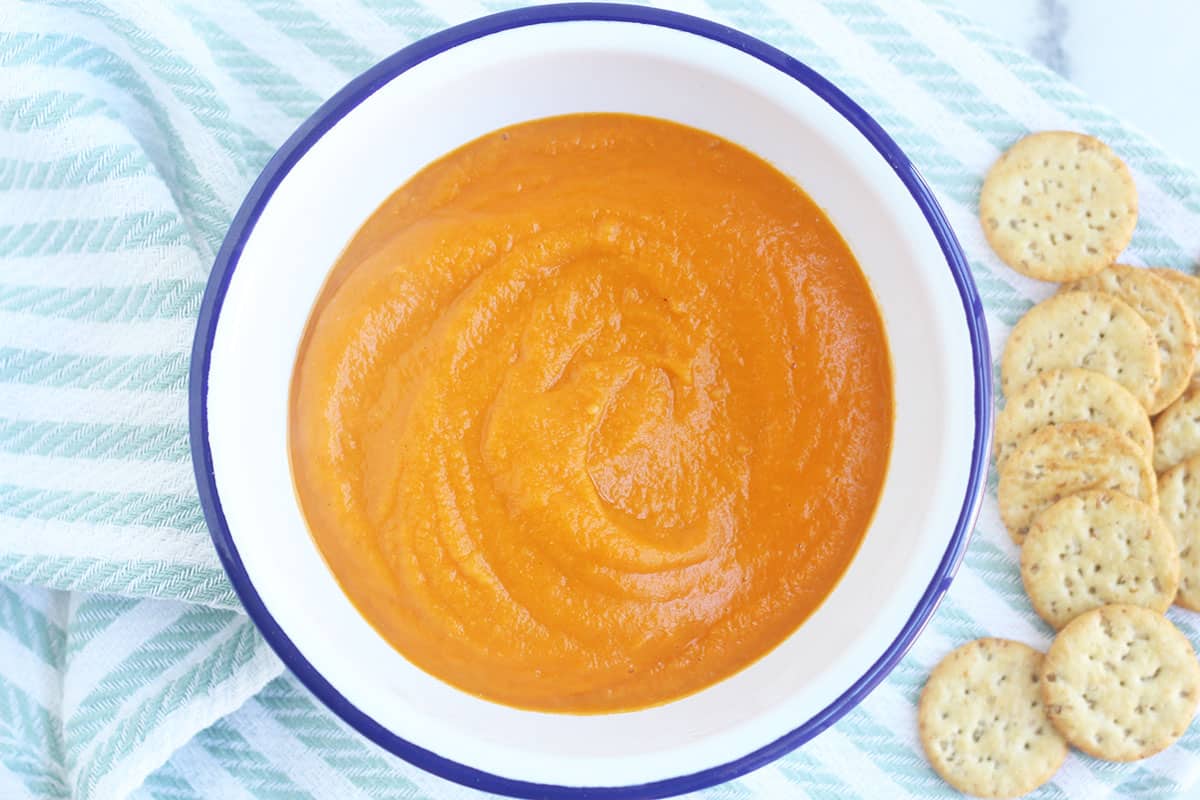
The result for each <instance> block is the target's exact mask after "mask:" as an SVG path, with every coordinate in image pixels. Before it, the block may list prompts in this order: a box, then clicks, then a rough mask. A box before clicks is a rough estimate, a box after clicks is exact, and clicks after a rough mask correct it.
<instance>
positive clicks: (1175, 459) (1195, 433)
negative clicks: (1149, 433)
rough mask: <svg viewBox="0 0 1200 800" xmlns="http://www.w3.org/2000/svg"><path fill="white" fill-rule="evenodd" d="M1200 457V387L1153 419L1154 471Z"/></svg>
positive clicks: (1163, 470) (1162, 470)
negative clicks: (1193, 457) (1195, 456)
mask: <svg viewBox="0 0 1200 800" xmlns="http://www.w3.org/2000/svg"><path fill="white" fill-rule="evenodd" d="M1194 455H1200V386H1193V387H1192V388H1190V389H1188V390H1187V391H1186V392H1184V393H1183V396H1182V397H1180V398H1179V399H1178V400H1176V401H1175V402H1174V403H1172V404H1171V405H1170V406H1168V407H1167V410H1166V411H1164V412H1162V413H1161V414H1159V415H1158V417H1157V418H1156V419H1155V420H1154V471H1155V472H1166V471H1167V470H1168V469H1170V468H1171V467H1173V466H1175V465H1176V464H1178V463H1180V462H1181V461H1186V460H1187V459H1189V458H1191V457H1192V456H1194Z"/></svg>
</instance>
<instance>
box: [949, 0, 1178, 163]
mask: <svg viewBox="0 0 1200 800" xmlns="http://www.w3.org/2000/svg"><path fill="white" fill-rule="evenodd" d="M954 1H955V2H957V3H958V4H959V5H960V7H961V8H962V10H963V11H964V12H966V13H968V14H969V15H971V16H973V17H974V18H975V19H976V20H977V21H979V22H980V23H983V24H984V25H986V26H987V27H988V28H990V29H991V30H992V31H993V32H994V33H996V34H998V35H1000V36H1003V37H1004V38H1006V39H1008V40H1009V41H1011V42H1013V43H1014V44H1016V45H1018V46H1020V47H1021V48H1023V49H1024V50H1026V51H1027V52H1029V53H1030V54H1032V55H1033V56H1034V57H1035V58H1037V59H1038V60H1040V61H1041V62H1042V63H1044V64H1046V65H1047V66H1049V67H1050V68H1051V69H1053V70H1055V71H1056V72H1058V73H1059V74H1061V75H1063V76H1064V77H1066V78H1067V79H1068V80H1070V81H1072V82H1074V83H1075V84H1077V85H1078V86H1080V87H1081V88H1083V89H1084V90H1085V91H1086V92H1088V94H1090V95H1091V96H1092V97H1093V98H1094V99H1095V100H1096V101H1097V102H1099V103H1102V104H1104V105H1106V106H1108V107H1109V109H1111V110H1112V111H1113V112H1114V113H1115V114H1117V115H1118V116H1120V117H1122V118H1123V119H1124V120H1125V121H1126V122H1127V123H1129V124H1130V125H1132V126H1135V127H1137V128H1140V129H1141V130H1142V131H1143V132H1144V133H1146V134H1148V135H1149V136H1150V137H1151V138H1152V139H1155V140H1157V141H1158V143H1159V144H1161V145H1162V146H1163V148H1164V149H1165V150H1166V151H1167V152H1169V153H1171V154H1173V155H1174V156H1175V157H1176V158H1177V159H1179V160H1180V161H1181V162H1183V163H1185V164H1187V165H1188V166H1190V167H1191V168H1192V169H1194V170H1196V171H1197V172H1200V103H1198V102H1197V100H1196V98H1197V95H1198V94H1200V48H1198V47H1196V44H1195V31H1196V30H1197V29H1198V28H1200V2H1196V1H1195V0H1150V1H1149V2H1139V3H1135V2H1130V0H1003V1H1002V2H997V0H954Z"/></svg>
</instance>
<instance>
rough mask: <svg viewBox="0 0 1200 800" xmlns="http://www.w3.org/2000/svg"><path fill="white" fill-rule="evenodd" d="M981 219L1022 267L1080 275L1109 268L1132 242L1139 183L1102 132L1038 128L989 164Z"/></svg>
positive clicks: (1009, 260)
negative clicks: (1099, 134)
mask: <svg viewBox="0 0 1200 800" xmlns="http://www.w3.org/2000/svg"><path fill="white" fill-rule="evenodd" d="M979 219H980V222H981V223H982V224H983V231H984V234H985V235H986V236H987V240H988V243H989V244H991V246H992V249H993V250H995V251H996V254H997V255H998V256H1000V258H1001V259H1002V260H1003V261H1004V262H1005V263H1006V264H1008V265H1009V266H1010V267H1012V268H1013V269H1015V270H1016V271H1017V272H1020V273H1021V274H1023V275H1028V276H1029V277H1031V278H1037V279H1039V280H1044V281H1069V280H1075V279H1076V278H1082V277H1084V276H1087V275H1091V274H1093V273H1096V272H1099V271H1100V270H1102V269H1104V268H1105V267H1107V266H1108V265H1109V264H1111V263H1112V262H1113V261H1115V260H1116V258H1117V256H1118V255H1119V254H1120V253H1121V251H1122V250H1124V249H1125V248H1126V246H1128V245H1129V242H1130V240H1131V239H1132V238H1133V229H1134V226H1135V225H1136V224H1137V188H1136V187H1135V185H1134V183H1133V176H1132V175H1131V174H1130V172H1129V168H1128V167H1127V166H1126V165H1125V162H1123V161H1122V160H1121V159H1120V158H1119V157H1118V156H1117V155H1116V153H1114V152H1113V151H1112V150H1111V149H1110V148H1109V147H1108V145H1106V144H1104V143H1103V142H1101V141H1100V140H1099V139H1095V138H1093V137H1091V136H1086V135H1084V134H1082V133H1071V132H1069V131H1047V132H1044V133H1034V134H1031V135H1029V136H1026V137H1025V138H1023V139H1021V140H1020V141H1018V142H1017V143H1016V144H1014V145H1013V146H1012V147H1010V148H1009V149H1008V150H1007V151H1006V152H1005V153H1004V154H1003V155H1002V156H1000V159H999V160H998V161H996V163H995V164H993V165H992V168H991V169H990V170H989V171H988V174H987V177H986V178H985V179H984V182H983V189H982V190H981V191H980V195H979Z"/></svg>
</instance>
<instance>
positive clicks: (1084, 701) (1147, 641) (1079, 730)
mask: <svg viewBox="0 0 1200 800" xmlns="http://www.w3.org/2000/svg"><path fill="white" fill-rule="evenodd" d="M1041 686H1042V701H1043V702H1044V703H1045V706H1046V712H1047V713H1048V714H1049V716H1050V720H1051V721H1052V722H1053V723H1054V727H1056V728H1058V730H1059V732H1060V733H1062V735H1063V736H1064V737H1065V738H1066V740H1067V741H1068V742H1070V743H1071V744H1073V745H1074V746H1075V747H1078V748H1079V749H1080V750H1082V751H1083V752H1085V753H1087V754H1088V755H1092V756H1095V757H1096V758H1104V759H1108V760H1109V761H1136V760H1137V759H1140V758H1146V757H1147V756H1152V755H1154V754H1155V753H1157V752H1159V751H1160V750H1163V749H1164V748H1166V747H1167V746H1169V745H1170V744H1171V743H1172V742H1174V741H1175V740H1176V739H1178V738H1179V737H1180V736H1182V735H1183V732H1184V731H1186V730H1187V727H1188V725H1189V724H1191V721H1192V716H1193V715H1194V714H1195V713H1196V704H1197V701H1200V662H1197V660H1196V653H1195V651H1194V650H1193V649H1192V645H1191V643H1190V642H1189V641H1188V640H1187V637H1185V636H1184V635H1183V634H1182V633H1180V631H1179V629H1178V628H1176V627H1175V626H1174V625H1172V624H1171V622H1170V620H1168V619H1167V618H1166V617H1164V616H1163V615H1162V614H1159V613H1157V612H1155V611H1151V610H1149V609H1146V608H1142V607H1140V606H1131V605H1108V606H1101V607H1100V608H1097V609H1093V610H1092V611H1088V612H1086V613H1084V614H1081V615H1079V616H1078V617H1076V618H1075V619H1074V620H1072V621H1071V622H1069V623H1068V624H1067V626H1066V627H1065V628H1063V629H1062V630H1061V631H1059V633H1058V636H1056V637H1055V639H1054V643H1053V644H1051V645H1050V651H1049V652H1048V653H1047V654H1046V659H1045V661H1044V663H1043V672H1042V684H1041Z"/></svg>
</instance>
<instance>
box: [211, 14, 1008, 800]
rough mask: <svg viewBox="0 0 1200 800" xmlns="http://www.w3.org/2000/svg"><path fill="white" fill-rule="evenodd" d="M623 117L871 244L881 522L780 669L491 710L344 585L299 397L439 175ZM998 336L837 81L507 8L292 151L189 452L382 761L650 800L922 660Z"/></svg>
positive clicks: (889, 150) (703, 38) (233, 247)
mask: <svg viewBox="0 0 1200 800" xmlns="http://www.w3.org/2000/svg"><path fill="white" fill-rule="evenodd" d="M586 111H615V112H627V113H634V114H644V115H650V116H655V117H661V118H666V119H669V120H674V121H677V122H681V123H684V124H686V125H690V126H693V127H697V128H701V129H705V130H708V131H710V132H712V133H714V134H717V135H719V136H722V137H724V138H726V139H729V140H731V141H733V142H735V143H737V144H740V145H742V146H743V147H745V148H747V149H749V150H751V151H752V152H754V153H756V154H758V155H759V156H761V157H763V158H765V159H767V160H768V161H770V162H772V163H773V164H774V165H775V166H776V167H777V168H779V169H780V170H782V171H783V172H784V173H786V174H788V175H790V176H791V177H792V178H793V179H795V180H796V181H797V182H798V183H799V184H800V185H801V186H802V187H803V188H804V189H805V190H806V191H807V192H808V193H809V194H810V195H811V196H812V197H813V198H814V199H815V200H816V202H817V203H818V204H819V205H821V206H822V207H823V208H824V209H825V211H826V213H827V214H828V215H829V217H830V219H831V220H832V221H833V223H834V224H835V225H836V226H837V228H838V229H839V230H840V231H841V233H842V235H843V237H844V238H845V239H846V241H847V243H848V244H849V245H850V247H851V249H852V250H853V251H854V253H855V255H856V257H857V259H858V261H859V263H860V265H861V267H862V269H863V271H864V273H865V274H866V276H867V278H868V280H869V282H870V284H871V287H872V289H873V291H874V293H875V296H876V298H877V300H878V303H879V306H880V309H881V313H882V316H883V319H884V324H885V327H886V330H887V336H888V341H889V344H890V347H891V353H892V360H893V369H894V376H895V415H896V416H895V433H894V440H893V450H892V456H891V465H890V468H889V471H888V475H887V478H886V480H885V484H884V487H883V491H882V495H881V497H880V501H879V506H878V509H877V511H876V514H875V517H874V520H873V522H872V524H871V526H870V527H869V529H868V531H867V533H866V536H865V538H864V540H863V543H862V545H861V547H860V549H859V551H858V553H857V555H856V556H855V558H854V560H853V561H852V562H851V564H850V566H849V567H848V569H847V571H846V573H845V575H844V576H843V577H842V579H841V581H840V582H839V583H838V584H837V586H836V587H835V589H834V590H833V592H832V593H831V594H830V595H829V597H828V598H827V599H826V600H825V602H824V603H823V604H822V605H821V606H820V608H819V609H818V610H817V611H816V612H815V613H814V614H813V615H812V616H811V617H810V618H809V619H808V620H807V621H805V622H804V624H803V625H801V626H800V628H799V629H798V630H796V631H795V633H793V634H792V635H791V636H790V637H788V638H787V639H786V640H785V641H784V642H782V643H781V644H780V645H779V646H778V647H776V648H775V649H774V650H773V651H771V652H770V653H769V654H767V655H766V656H764V657H763V658H762V659H760V660H759V661H757V662H755V663H754V664H752V665H751V666H749V667H747V668H746V669H744V670H742V671H741V672H739V673H737V674H735V675H733V676H731V677H729V678H727V679H725V680H723V681H720V682H719V683H717V684H715V685H713V686H711V687H709V688H707V689H704V690H703V691H700V692H698V693H696V694H694V695H691V696H689V697H685V698H683V699H680V700H676V701H674V702H670V703H667V704H664V705H661V706H658V707H654V708H649V709H645V710H639V711H632V712H624V713H616V714H602V715H590V716H585V715H566V714H548V713H537V712H531V711H524V710H519V709H515V708H509V707H506V706H502V705H498V704H495V703H491V702H487V701H485V700H482V699H479V698H477V697H474V696H472V695H469V694H466V693H464V692H461V691H459V690H457V689H455V688H453V687H451V686H449V685H447V684H445V683H442V682H441V681H439V680H437V679H436V678H433V677H431V676H430V675H428V674H426V673H424V672H422V671H421V670H419V669H417V668H416V667H414V666H413V665H411V664H410V663H409V662H407V661H406V660H405V659H404V658H403V657H402V656H401V655H400V654H399V653H398V652H397V651H396V650H394V649H393V648H392V647H391V646H389V645H388V644H387V643H386V642H385V641H384V640H383V639H382V638H381V637H380V636H379V635H378V634H377V633H376V632H375V631H374V629H373V628H372V627H371V626H370V625H369V624H368V623H367V622H366V621H365V620H364V619H363V618H362V617H361V616H360V615H359V614H358V612H357V611H356V610H355V608H354V607H353V606H352V605H351V604H350V602H349V601H348V600H347V599H346V597H345V596H344V595H343V593H342V592H341V591H340V589H339V587H338V584H337V583H336V581H335V579H334V577H333V575H332V574H331V573H330V571H329V570H328V568H327V567H326V565H325V563H324V561H323V560H322V558H321V555H320V553H319V552H318V551H317V549H316V547H315V545H314V544H313V541H312V539H311V538H310V536H309V533H308V530H307V528H306V526H305V522H304V520H303V518H302V517H301V513H300V509H299V507H298V504H297V500H296V496H295V494H294V491H293V486H292V480H291V474H290V470H289V465H288V442H287V425H286V420H287V414H288V388H289V380H290V377H291V372H292V368H293V363H294V359H295V355H296V351H297V345H298V343H299V341H300V338H301V334H302V332H303V330H304V327H305V323H306V321H307V318H308V314H309V311H310V308H311V306H312V303H313V300H314V299H315V297H316V295H317V292H318V291H319V289H320V288H321V285H322V282H323V280H324V279H325V276H326V274H327V272H328V270H329V268H330V266H331V265H332V264H333V262H334V260H335V259H336V258H337V256H338V254H339V253H340V251H341V250H342V248H343V247H344V246H345V244H346V243H347V241H348V240H349V239H350V238H351V237H352V235H353V234H354V233H355V231H356V230H357V228H358V226H359V225H360V224H361V223H362V222H363V221H364V220H365V219H366V217H367V216H368V215H370V214H371V212H372V211H374V210H375V208H376V207H377V206H378V205H379V204H380V203H381V202H382V201H383V200H384V199H385V198H386V197H387V196H388V195H389V194H390V193H391V192H392V191H393V190H395V189H396V188H397V187H399V186H400V185H401V184H403V183H404V182H405V181H406V180H407V179H408V178H409V177H410V176H412V175H413V174H414V173H415V172H417V171H418V170H419V169H421V168H422V167H423V166H424V165H426V164H427V163H429V162H430V161H432V160H434V159H436V158H437V157H439V156H441V155H443V154H444V153H446V152H448V151H450V150H453V149H455V148H456V147H458V146H460V145H462V144H465V143H466V142H469V141H471V140H473V139H475V138H476V137H478V136H480V135H482V134H484V133H487V132H490V131H492V130H495V129H497V128H500V127H502V126H505V125H511V124H513V123H518V122H522V121H525V120H530V119H536V118H540V117H546V116H551V115H556V114H564V113H571V112H586ZM990 363H991V361H990V355H989V351H988V343H987V333H986V328H985V324H984V316H983V311H982V307H981V304H980V301H979V297H978V295H977V294H976V290H975V287H974V285H973V283H972V280H971V276H970V272H969V270H968V267H967V264H966V260H965V258H964V256H963V254H962V251H961V249H960V247H959V245H958V243H957V241H956V240H955V237H954V234H953V232H952V231H951V229H950V226H949V224H948V223H947V221H946V218H945V216H944V215H943V213H942V211H941V209H940V208H939V206H938V204H937V201H936V200H935V199H934V196H933V194H932V193H931V192H930V190H929V188H928V187H927V186H926V184H925V183H924V181H923V180H922V179H921V177H920V176H919V175H918V173H917V171H916V169H915V168H914V167H913V165H912V163H911V162H910V161H909V160H908V159H907V158H906V157H905V156H904V154H903V153H902V152H901V150H900V149H899V147H897V145H896V144H895V142H893V141H892V140H891V138H889V137H888V135H887V134H886V133H885V132H884V131H883V130H882V129H881V128H880V127H879V125H877V124H876V123H875V122H874V121H873V120H872V119H871V118H870V117H869V116H868V115H867V114H866V113H865V112H864V111H863V110H862V109H861V108H859V107H858V106H857V105H855V104H854V103H853V102H852V101H851V100H850V99H849V98H848V97H847V96H846V95H845V94H843V93H842V92H841V91H839V90H838V89H837V88H836V87H835V86H833V85H832V84H831V83H830V82H829V81H827V80H825V79H824V78H822V77H821V76H820V75H818V74H817V73H816V72H814V71H813V70H811V69H810V68H808V67H806V66H805V65H803V64H802V63H800V62H798V61H796V60H795V59H793V58H791V57H789V56H787V55H786V54H784V53H782V52H780V51H779V50H776V49H774V48H772V47H769V46H767V45H765V44H763V43H762V42H759V41H757V40H755V39H752V38H750V37H748V36H745V35H743V34H741V33H738V32H737V31H734V30H731V29H729V28H726V27H722V26H720V25H717V24H714V23H712V22H707V21H704V20H700V19H696V18H693V17H689V16H684V15H681V14H675V13H669V12H664V11H657V10H651V9H646V8H639V7H632V6H621V5H594V4H569V5H559V6H546V7H539V8H528V9H520V10H516V11H510V12H505V13H501V14H496V15H493V16H489V17H486V18H483V19H480V20H477V21H474V22H471V23H467V24H465V25H460V26H458V27H455V28H451V29H449V30H446V31H444V32H442V33H438V34H436V35H434V36H431V37H429V38H427V39H424V40H422V41H420V42H418V43H416V44H413V45H412V46H410V47H407V48H405V49H404V50H401V51H400V52H398V53H396V54H395V55H393V56H391V57H390V58H387V59H385V60H384V61H382V62H381V63H379V64H378V65H376V66H375V67H373V68H371V69H370V70H368V71H367V72H366V73H364V74H363V75H361V76H359V77H358V78H356V79H354V80H353V81H351V82H350V83H349V84H348V85H347V86H346V87H345V88H344V89H343V90H342V91H340V92H339V93H338V94H337V95H335V96H334V97H333V98H332V99H331V100H330V101H329V102H327V103H326V104H325V105H323V106H322V107H321V108H320V109H319V110H318V111H317V112H316V113H315V114H314V115H313V116H312V117H311V118H310V119H309V120H308V121H306V122H305V123H304V124H303V125H302V126H301V127H300V129H299V130H298V131H297V132H296V133H295V134H294V135H293V136H292V137H291V138H290V139H289V140H288V141H287V142H286V143H285V144H284V145H283V147H282V148H280V150H279V152H278V153H277V154H276V155H275V156H274V157H273V158H272V159H271V161H270V162H269V163H268V165H267V167H266V169H265V170H264V171H263V174H262V176H261V177H260V178H259V179H258V181H257V182H256V183H255V184H254V186H253V188H252V189H251V190H250V193H249V195H248V196H247V198H246V200H245V203H244V204H243V205H242V207H241V209H240V211H239V212H238V214H237V216H236V218H235V219H234V221H233V224H232V226H231V228H230V231H229V234H228V237H227V238H226V240H225V243H224V246H223V247H222V249H221V251H220V253H219V255H218V257H217V260H216V263H215V265H214V268H213V271H212V275H211V278H210V280H209V285H208V289H207V292H206V294H205V297H204V301H203V305H202V308H201V312H200V318H199V324H198V328H197V332H196V340H195V349H194V353H193V361H192V374H191V436H192V449H193V457H194V461H195V467H196V476H197V482H198V485H199V491H200V498H201V502H202V504H203V506H204V510H205V514H206V516H207V520H208V524H209V527H210V529H211V530H212V535H213V540H214V542H215V544H216V548H217V551H218V553H219V555H220V558H221V560H222V562H223V564H224V566H225V569H226V570H227V572H228V574H229V578H230V581H231V582H232V584H233V587H234V589H235V590H236V591H237V593H238V595H239V596H240V598H241V600H242V602H243V604H244V605H245V607H246V611H247V612H248V613H249V614H250V616H251V618H252V619H253V620H254V621H255V623H257V625H258V627H259V629H260V630H261V631H262V634H263V636H264V638H265V639H266V640H267V642H268V643H269V644H270V645H271V646H272V647H273V648H274V649H275V651H276V652H277V653H278V654H279V656H280V658H281V659H282V660H283V661H284V663H285V664H287V666H288V667H289V668H290V669H291V670H292V671H293V672H294V673H295V674H296V676H297V677H298V678H299V679H300V680H301V681H302V682H303V683H304V684H305V685H306V686H307V687H308V688H309V689H310V690H311V691H312V692H313V694H315V695H316V696H317V697H318V698H319V699H320V700H321V701H322V702H324V703H325V704H326V705H327V706H328V707H329V708H330V709H331V710H332V711H333V712H334V713H336V714H337V715H339V716H340V717H342V719H344V720H345V721H346V722H347V723H349V724H350V725H351V726H353V727H354V728H356V729H357V730H359V731H360V732H361V733H362V734H363V735H365V736H366V737H368V738H369V739H371V740H373V741H374V742H376V743H378V744H379V745H381V746H382V747H384V748H386V749H388V750H390V751H392V752H393V753H395V754H397V755H399V756H401V757H402V758H405V759H407V760H408V761H410V762H412V763H413V764H415V765H417V766H419V767H422V768H424V769H426V770H429V771H430V772H433V773H436V774H438V775H441V776H443V777H445V778H448V779H450V780H453V781H458V782H460V783H463V784H467V785H470V786H473V787H476V788H479V789H484V790H488V791H492V792H497V793H501V794H510V795H514V796H524V797H573V796H587V797H652V796H668V795H672V794H678V793H682V792H687V791H692V790H695V789H698V788H702V787H704V786H708V785H712V784H715V783H719V782H722V781H725V780H729V779H731V778H734V777H736V776H738V775H740V774H742V773H745V772H747V771H749V770H751V769H754V768H756V767H758V766H760V765H762V764H764V763H766V762H768V761H770V760H772V759H774V758H777V757H779V756H780V755H782V754H783V753H786V752H788V751H789V750H791V749H793V748H795V747H797V746H799V745H801V744H803V743H804V742H805V741H807V740H808V739H810V738H812V737H813V736H815V735H816V734H817V733H819V732H820V731H822V730H823V729H825V728H826V727H828V726H829V725H832V724H833V723H834V722H835V721H836V720H837V719H838V718H839V717H841V716H842V715H843V714H845V713H846V712H847V711H848V710H849V709H850V708H852V707H853V706H854V705H855V704H857V703H858V702H860V701H861V700H862V699H863V697H864V696H866V694H867V693H868V692H870V691H871V689H872V688H873V687H874V686H875V685H876V684H878V683H879V681H881V680H882V679H883V678H884V677H885V676H886V675H887V674H888V672H889V671H890V670H891V669H892V667H893V666H895V664H896V663H897V661H898V660H899V659H900V658H901V657H902V656H903V654H904V653H905V651H906V650H907V649H908V647H909V646H910V645H911V644H912V642H913V640H914V639H915V637H916V636H917V635H918V634H919V632H920V631H921V628H922V626H923V625H924V624H925V622H926V621H927V620H928V619H929V617H930V615H931V614H932V613H933V611H934V609H935V607H936V605H937V603H938V601H939V599H940V598H941V596H942V594H943V593H944V592H945V590H946V588H947V587H948V585H949V583H950V581H951V578H952V576H953V574H954V571H955V569H956V567H957V565H958V563H959V560H960V559H961V557H962V555H963V552H964V549H965V547H966V544H967V540H968V538H969V535H970V531H971V528H972V525H973V523H974V518H975V515H976V513H977V511H978V507H979V503H980V498H981V495H982V493H983V488H984V475H985V468H986V464H987V453H988V447H989V438H990V428H991V378H990Z"/></svg>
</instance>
